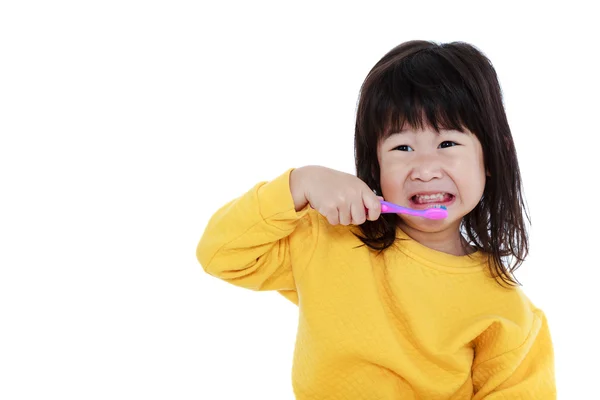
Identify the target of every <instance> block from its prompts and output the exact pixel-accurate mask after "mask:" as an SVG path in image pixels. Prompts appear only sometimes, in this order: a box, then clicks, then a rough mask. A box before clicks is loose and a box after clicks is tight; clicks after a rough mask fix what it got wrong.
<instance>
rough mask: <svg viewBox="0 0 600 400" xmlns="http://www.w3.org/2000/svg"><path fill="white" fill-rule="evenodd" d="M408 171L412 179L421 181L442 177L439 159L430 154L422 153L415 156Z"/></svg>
mask: <svg viewBox="0 0 600 400" xmlns="http://www.w3.org/2000/svg"><path fill="white" fill-rule="evenodd" d="M414 161H415V162H414V164H413V166H412V169H411V172H410V178H411V179H412V180H420V181H423V182H427V181H430V180H432V179H436V178H441V177H442V166H441V163H440V161H439V160H438V159H437V158H436V157H435V156H434V155H430V154H424V155H421V156H420V157H416V158H415V160H414Z"/></svg>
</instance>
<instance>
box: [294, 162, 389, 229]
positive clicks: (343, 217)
mask: <svg viewBox="0 0 600 400" xmlns="http://www.w3.org/2000/svg"><path fill="white" fill-rule="evenodd" d="M290 189H291V192H292V197H293V199H294V206H295V207H296V211H299V210H301V209H303V208H304V207H306V205H307V204H310V206H311V207H312V208H314V209H315V210H317V211H318V212H319V213H320V214H321V215H323V216H324V217H325V218H327V220H328V221H329V223H330V224H332V225H337V224H342V225H349V224H354V225H360V224H362V223H364V222H365V221H366V220H367V219H369V220H371V221H375V220H376V219H377V218H379V215H380V214H381V204H380V203H379V200H380V199H381V200H382V199H383V197H380V196H376V195H375V193H373V191H372V190H371V189H370V188H369V187H368V186H367V184H366V183H364V182H363V181H362V180H360V179H359V178H357V177H356V176H354V175H350V174H347V173H345V172H341V171H336V170H334V169H330V168H325V167H321V166H317V165H309V166H306V167H301V168H297V169H295V170H293V171H292V173H291V174H290Z"/></svg>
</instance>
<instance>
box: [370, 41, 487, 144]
mask: <svg viewBox="0 0 600 400" xmlns="http://www.w3.org/2000/svg"><path fill="white" fill-rule="evenodd" d="M454 61H455V62H456V60H454ZM373 78H374V79H373V82H372V84H371V86H370V88H369V91H370V92H371V93H368V94H366V96H365V98H370V99H372V101H370V103H371V104H369V106H368V108H369V111H368V112H366V113H365V117H366V118H367V119H370V121H365V122H366V124H367V125H369V126H372V127H374V128H375V132H376V135H377V139H378V140H381V139H385V138H387V137H388V136H389V135H391V134H392V133H395V132H400V131H401V130H402V129H405V128H406V127H407V126H408V127H411V128H414V129H423V128H426V127H428V126H430V127H433V129H435V130H436V131H438V132H439V130H440V129H453V130H457V131H461V132H464V129H465V128H467V129H468V130H469V131H471V132H473V133H475V132H476V131H477V130H478V129H477V125H478V124H477V118H476V115H475V113H474V111H473V110H478V109H480V107H479V105H478V102H477V100H476V99H475V97H474V96H473V94H472V92H471V91H470V90H469V88H468V86H467V84H468V83H467V82H466V80H465V78H463V77H462V76H461V74H460V72H459V71H458V70H457V68H456V67H455V66H454V65H453V64H452V63H450V62H449V61H448V60H446V59H445V58H444V56H443V55H441V54H436V53H433V52H429V51H427V50H425V51H421V52H419V53H417V54H414V55H412V56H410V57H406V58H404V59H403V60H401V61H400V62H398V63H397V64H396V65H395V66H393V67H391V68H387V69H384V70H383V71H381V74H379V75H378V76H377V75H375V76H373Z"/></svg>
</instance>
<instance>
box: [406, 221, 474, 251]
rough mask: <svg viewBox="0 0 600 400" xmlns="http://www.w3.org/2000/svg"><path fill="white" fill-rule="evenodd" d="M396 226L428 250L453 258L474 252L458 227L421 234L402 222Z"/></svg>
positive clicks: (421, 232)
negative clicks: (449, 255) (450, 255)
mask: <svg viewBox="0 0 600 400" xmlns="http://www.w3.org/2000/svg"><path fill="white" fill-rule="evenodd" d="M398 225H399V227H400V229H402V230H403V231H404V232H405V233H406V234H407V235H408V236H410V237H411V238H413V239H414V240H416V241H417V242H419V243H421V244H422V245H423V246H426V247H429V248H430V249H433V250H437V251H441V252H443V253H447V254H452V255H454V256H465V255H467V254H471V253H472V252H474V249H472V247H471V246H469V244H468V243H467V241H466V240H465V239H464V238H463V236H462V235H461V234H460V230H459V228H458V227H452V228H448V229H445V230H443V231H440V232H423V231H420V230H418V229H414V228H412V227H410V226H409V225H407V224H405V223H404V222H402V221H400V222H399V224H398Z"/></svg>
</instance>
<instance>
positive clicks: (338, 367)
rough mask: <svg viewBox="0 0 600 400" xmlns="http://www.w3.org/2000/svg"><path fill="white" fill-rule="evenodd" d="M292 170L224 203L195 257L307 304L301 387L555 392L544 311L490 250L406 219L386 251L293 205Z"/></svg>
mask: <svg viewBox="0 0 600 400" xmlns="http://www.w3.org/2000/svg"><path fill="white" fill-rule="evenodd" d="M290 171H291V169H290V170H288V171H286V172H285V173H284V174H282V175H280V176H279V177H277V178H276V179H274V180H272V181H270V182H261V183H259V184H257V185H256V186H255V187H254V188H252V190H250V191H249V192H247V193H246V194H244V195H243V196H241V197H239V198H238V199H235V200H233V201H231V202H229V203H228V204H226V205H225V206H224V207H222V208H221V209H220V210H218V211H217V212H216V213H215V214H214V215H213V217H212V218H211V219H210V221H209V223H208V225H207V227H206V230H205V231H204V234H203V235H202V238H201V239H200V243H199V244H198V248H197V257H198V260H199V262H200V264H201V265H202V266H203V268H204V269H205V271H206V272H207V273H208V274H211V275H213V276H215V277H218V278H220V279H223V280H225V281H227V282H230V283H231V284H234V285H237V286H240V287H244V288H248V289H251V290H257V291H258V290H276V291H279V293H281V294H282V295H284V296H285V297H287V298H288V299H290V300H291V301H293V302H294V303H296V304H297V305H298V306H299V314H300V317H299V324H298V333H297V341H296V347H295V352H294V365H293V367H292V375H293V382H292V383H293V390H294V393H295V395H296V398H297V399H301V400H303V399H311V400H321V399H323V400H324V399H331V400H334V399H339V400H342V399H343V400H347V399H369V400H376V399H382V400H383V399H427V400H435V399H444V400H447V399H471V398H472V399H488V400H491V399H537V400H545V399H555V398H556V391H555V381H554V355H553V349H552V342H551V338H550V333H549V330H548V325H547V321H546V318H545V316H544V313H543V312H542V311H541V310H540V309H538V308H536V307H535V306H534V305H533V304H532V303H531V301H530V300H529V299H528V298H527V297H526V296H525V295H524V294H523V292H522V291H521V290H520V289H519V288H511V289H507V288H502V287H501V286H500V285H498V284H497V283H496V282H495V280H494V279H493V278H492V277H490V275H489V274H488V273H487V267H486V259H487V258H486V257H485V256H484V254H482V253H479V252H478V253H475V254H473V255H471V256H453V255H450V254H446V253H442V252H438V251H435V250H432V249H430V248H427V247H425V246H423V245H421V244H419V243H418V242H416V241H415V240H412V239H411V238H410V237H409V236H407V235H406V234H405V233H404V232H403V231H401V230H398V238H399V240H396V245H395V246H392V247H390V248H388V249H386V250H385V251H384V252H383V253H382V254H377V252H375V251H371V250H369V249H368V248H367V247H366V246H364V245H363V244H362V242H361V241H360V240H359V239H357V238H356V237H355V236H354V235H353V234H352V229H356V227H354V228H352V227H348V226H341V225H337V226H332V225H330V224H329V223H328V222H327V220H326V219H325V218H324V217H322V216H320V215H319V214H318V213H317V212H316V211H314V210H312V209H311V208H310V207H307V208H306V209H304V210H302V211H300V212H296V211H295V209H294V203H293V200H292V197H291V193H290V188H289V173H290ZM249 398H258V397H255V396H252V395H249Z"/></svg>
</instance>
